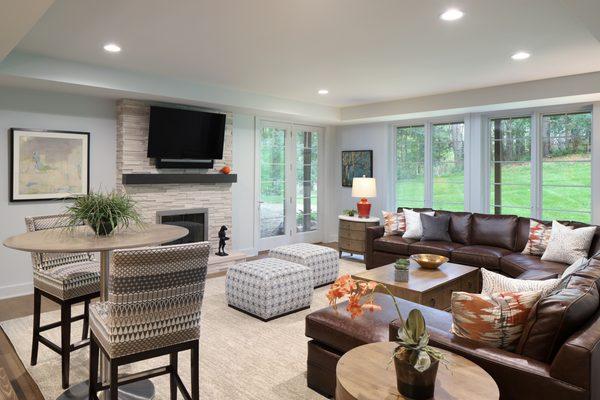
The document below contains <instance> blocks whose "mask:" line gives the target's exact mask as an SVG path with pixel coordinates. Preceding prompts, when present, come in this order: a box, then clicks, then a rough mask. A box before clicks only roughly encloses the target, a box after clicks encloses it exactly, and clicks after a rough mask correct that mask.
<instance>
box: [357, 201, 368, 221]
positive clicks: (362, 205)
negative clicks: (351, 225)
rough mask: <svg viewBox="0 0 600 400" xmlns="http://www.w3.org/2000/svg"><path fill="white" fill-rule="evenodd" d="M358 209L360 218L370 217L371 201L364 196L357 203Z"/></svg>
mask: <svg viewBox="0 0 600 400" xmlns="http://www.w3.org/2000/svg"><path fill="white" fill-rule="evenodd" d="M356 209H357V210H358V217H359V218H369V215H370V214H371V203H369V200H367V199H366V198H364V197H363V198H362V199H360V201H359V202H358V203H356Z"/></svg>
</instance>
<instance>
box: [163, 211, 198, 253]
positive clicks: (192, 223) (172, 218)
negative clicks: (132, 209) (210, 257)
mask: <svg viewBox="0 0 600 400" xmlns="http://www.w3.org/2000/svg"><path fill="white" fill-rule="evenodd" d="M156 222H157V223H159V224H167V225H176V226H181V227H183V228H187V229H188V230H189V233H188V234H187V235H186V236H184V237H182V238H180V239H177V240H175V241H173V242H169V243H165V245H169V244H183V243H194V242H203V241H205V240H207V238H208V210H207V209H205V208H193V209H192V208H190V209H183V210H165V211H157V212H156Z"/></svg>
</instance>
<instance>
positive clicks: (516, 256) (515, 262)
mask: <svg viewBox="0 0 600 400" xmlns="http://www.w3.org/2000/svg"><path fill="white" fill-rule="evenodd" d="M567 267H568V265H567V264H564V263H559V262H554V261H542V260H541V259H540V257H538V256H532V255H529V254H521V253H512V254H509V255H507V256H504V257H502V259H501V260H500V270H501V271H502V272H504V273H505V274H506V275H509V276H512V277H517V276H519V275H521V274H522V273H523V272H525V271H529V270H536V269H539V270H543V271H544V272H547V273H552V274H556V276H560V275H562V273H563V272H564V270H565V269H567Z"/></svg>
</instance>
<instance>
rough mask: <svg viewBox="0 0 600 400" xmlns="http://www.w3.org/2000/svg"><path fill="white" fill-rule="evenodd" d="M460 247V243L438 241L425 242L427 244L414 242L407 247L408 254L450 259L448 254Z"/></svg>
mask: <svg viewBox="0 0 600 400" xmlns="http://www.w3.org/2000/svg"><path fill="white" fill-rule="evenodd" d="M460 247H463V245H462V244H460V243H452V242H439V241H431V242H429V241H427V242H415V243H412V244H410V245H409V246H408V251H409V252H410V254H411V255H412V254H438V255H440V256H446V257H448V258H450V253H451V252H452V251H454V250H456V249H458V248H460Z"/></svg>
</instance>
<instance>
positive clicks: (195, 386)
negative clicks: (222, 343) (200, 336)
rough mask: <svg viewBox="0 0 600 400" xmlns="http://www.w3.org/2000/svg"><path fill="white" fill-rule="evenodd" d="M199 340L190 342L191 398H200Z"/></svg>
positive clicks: (197, 399) (193, 399)
mask: <svg viewBox="0 0 600 400" xmlns="http://www.w3.org/2000/svg"><path fill="white" fill-rule="evenodd" d="M198 353H199V341H198V340H196V341H194V343H193V344H192V351H191V354H190V361H191V364H192V365H191V367H192V368H191V373H192V379H191V381H192V400H199V399H200V371H199V366H198V363H199V355H198Z"/></svg>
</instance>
